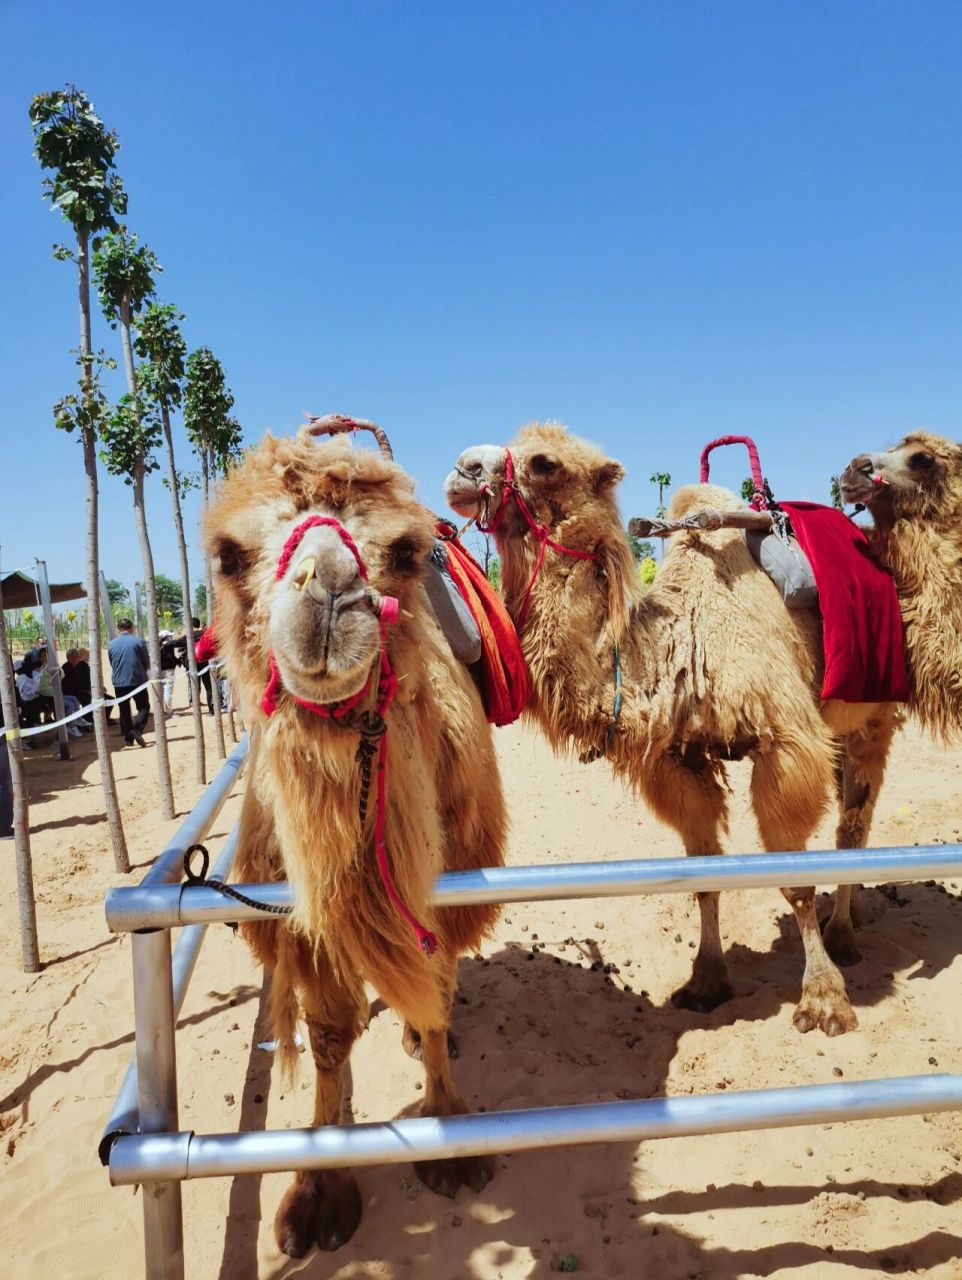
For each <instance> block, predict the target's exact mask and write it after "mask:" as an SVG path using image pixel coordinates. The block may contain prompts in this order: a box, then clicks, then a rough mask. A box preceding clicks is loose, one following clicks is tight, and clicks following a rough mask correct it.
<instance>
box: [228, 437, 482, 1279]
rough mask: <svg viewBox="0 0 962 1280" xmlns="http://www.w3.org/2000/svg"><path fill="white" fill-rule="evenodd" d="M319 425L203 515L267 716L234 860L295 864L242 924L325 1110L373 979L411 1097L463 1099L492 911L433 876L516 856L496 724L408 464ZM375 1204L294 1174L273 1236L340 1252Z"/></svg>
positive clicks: (460, 1105)
mask: <svg viewBox="0 0 962 1280" xmlns="http://www.w3.org/2000/svg"><path fill="white" fill-rule="evenodd" d="M308 432H309V428H305V429H304V430H302V431H301V432H300V433H299V434H298V435H297V436H296V437H294V438H280V439H278V438H274V437H272V436H271V435H268V436H267V437H266V438H265V439H264V440H263V441H262V442H261V443H260V444H259V445H258V446H257V447H256V448H254V449H253V450H251V451H250V452H249V453H248V454H247V455H246V456H245V458H244V459H243V461H241V462H240V463H239V464H238V466H237V467H236V468H235V469H233V470H232V471H231V472H230V473H229V475H228V476H227V477H226V479H225V480H224V482H223V486H222V488H221V490H220V493H219V495H218V496H217V498H216V500H215V501H214V502H213V504H212V506H211V508H210V511H209V513H208V516H207V518H206V522H205V539H206V545H207V547H208V548H209V549H210V551H211V554H212V557H213V560H214V563H215V566H216V569H215V572H216V583H217V602H218V603H217V635H218V642H219V646H220V652H221V654H222V656H223V658H224V660H225V662H226V665H227V672H228V675H229V677H230V679H231V682H232V684H233V686H234V688H236V689H237V690H238V691H239V695H240V700H241V705H242V707H243V713H244V718H245V721H246V722H247V723H248V725H251V726H252V748H251V761H250V767H249V781H248V785H247V790H246V793H245V797H244V803H243V810H242V815H241V822H240V845H239V854H238V874H239V877H240V879H241V880H250V881H264V880H281V879H284V878H287V879H288V880H289V881H290V882H291V884H292V886H293V888H294V898H295V906H294V909H293V913H292V915H291V916H290V917H289V918H288V919H287V920H282V921H278V920H276V919H275V920H271V921H265V922H264V923H260V922H257V923H254V924H247V925H245V926H243V932H244V934H245V936H246V938H247V940H248V942H249V944H250V945H251V947H252V949H253V951H254V953H255V955H256V956H257V958H258V959H259V960H260V961H262V962H263V963H264V964H265V965H266V966H267V967H268V968H270V969H271V970H272V971H273V982H272V997H271V1015H272V1022H273V1026H274V1034H275V1036H276V1037H277V1039H278V1043H279V1045H280V1046H281V1049H282V1051H283V1058H284V1061H285V1064H287V1065H288V1066H289V1065H290V1063H291V1062H292V1060H293V1059H296V1056H297V1053H296V1049H295V1047H294V1045H295V1039H294V1037H295V1030H296V1023H297V1017H298V1010H299V1008H301V1009H302V1010H303V1014H304V1018H305V1021H306V1026H307V1032H308V1038H309V1042H310V1049H311V1053H312V1055H313V1061H314V1068H315V1073H316V1090H315V1102H314V1124H315V1125H328V1124H333V1123H336V1122H337V1121H338V1120H339V1119H340V1118H341V1111H342V1104H343V1100H344V1072H345V1068H346V1065H347V1062H348V1058H349V1055H350V1052H351V1048H352V1045H353V1043H354V1041H355V1039H356V1038H357V1036H358V1034H359V1032H360V1031H361V1030H362V1029H363V1027H364V1025H365V1024H366V1021H367V1019H368V1016H369V1001H368V997H367V996H366V994H365V983H370V984H371V986H372V987H373V988H374V989H375V990H376V991H377V993H378V994H379V995H380V997H381V998H382V999H383V1000H384V1002H385V1003H386V1004H387V1005H389V1006H391V1007H392V1008H394V1009H395V1010H397V1012H398V1013H399V1014H400V1016H401V1017H402V1018H403V1020H404V1023H405V1046H406V1047H407V1048H408V1050H409V1051H410V1052H412V1053H413V1054H414V1056H417V1057H420V1058H421V1059H422V1061H423V1064H424V1070H425V1076H426V1089H425V1097H424V1100H423V1102H422V1103H420V1105H418V1106H416V1107H413V1108H412V1109H411V1113H412V1114H424V1115H429V1116H448V1115H457V1114H462V1113H464V1112H465V1111H466V1110H467V1108H466V1106H465V1103H464V1102H463V1100H462V1098H461V1096H460V1095H459V1093H458V1091H457V1089H456V1087H455V1085H454V1082H453V1080H452V1078H451V1073H450V1068H449V1061H448V1056H449V1053H448V1031H447V1029H448V1022H449V1015H450V1008H451V1003H452V998H453V994H454V991H455V984H456V972H457V964H458V957H459V955H460V954H461V953H462V952H465V951H474V950H476V949H477V947H478V945H479V943H480V941H481V939H482V937H483V936H484V935H485V934H486V933H487V932H488V930H489V929H490V928H491V926H492V924H493V923H494V920H495V918H496V915H497V909H496V908H493V907H489V906H481V907H460V908H448V909H446V910H444V911H439V912H437V913H435V912H434V910H433V909H432V907H431V888H432V885H433V882H434V880H435V877H436V876H437V875H438V873H440V872H441V871H442V870H467V869H471V868H476V867H484V866H498V865H501V864H502V861H503V848H504V841H505V814H504V804H503V799H502V794H501V786H500V779H499V775H498V769H497V764H496V761H495V756H494V750H493V743H492V737H491V731H490V728H489V726H488V724H487V722H486V720H485V716H484V711H483V708H482V705H481V700H480V697H479V694H478V692H477V690H476V688H475V685H474V683H473V681H472V679H471V676H470V674H469V672H468V671H467V669H466V668H465V667H463V666H462V665H461V664H460V663H458V662H457V661H456V660H455V659H454V658H453V656H452V654H451V652H450V649H449V648H448V646H447V644H446V642H445V641H444V638H443V636H442V634H441V632H440V630H439V629H438V626H437V624H436V622H435V621H434V616H433V614H432V613H431V612H430V609H429V607H428V604H427V599H426V596H425V593H424V589H423V585H422V577H423V572H424V564H425V561H426V558H427V557H428V555H429V554H430V553H431V550H432V547H433V545H434V529H433V517H432V516H431V515H430V513H429V512H428V511H427V509H426V508H424V507H422V506H421V505H420V504H419V503H418V502H417V501H416V499H415V496H414V492H413V486H412V483H411V481H410V480H409V479H408V477H407V476H406V475H405V473H404V472H403V471H402V470H401V468H400V467H399V466H397V465H396V464H395V463H393V462H392V461H390V460H389V459H388V458H387V457H384V456H380V455H379V454H377V453H374V452H370V451H365V450H354V449H352V448H351V446H350V445H349V444H348V443H347V442H346V441H344V440H343V439H340V440H336V441H332V442H329V443H324V444H317V443H315V442H314V441H313V440H312V439H311V436H310V434H308ZM388 746H389V748H390V753H389V755H388V754H387V748H388ZM375 758H376V767H375ZM432 952H433V954H431V953H432ZM415 1167H416V1169H417V1172H418V1175H419V1176H420V1178H421V1179H422V1181H423V1182H424V1183H425V1184H426V1185H427V1186H429V1187H430V1188H432V1189H433V1190H434V1191H437V1192H439V1193H441V1194H445V1195H449V1196H452V1195H454V1194H455V1191H456V1190H457V1188H458V1186H459V1185H460V1184H461V1183H465V1184H467V1185H469V1186H470V1187H472V1188H473V1189H475V1190H481V1189H482V1188H483V1187H484V1186H485V1185H486V1183H487V1181H488V1180H489V1178H490V1177H491V1175H492V1165H491V1163H490V1161H489V1160H487V1159H486V1158H477V1159H473V1158H472V1159H458V1160H449V1161H432V1162H421V1163H418V1164H417V1165H416V1166H415ZM360 1214H361V1198H360V1193H359V1190H358V1186H357V1182H356V1180H355V1178H354V1176H353V1174H352V1173H351V1172H350V1171H332V1170H326V1171H323V1170H315V1171H307V1172H300V1173H298V1174H296V1176H295V1177H294V1181H293V1183H292V1184H291V1186H290V1187H289V1188H288V1190H287V1192H286V1194H285V1196H284V1199H283V1201H282V1202H281V1205H280V1207H279V1209H278V1211H277V1215H276V1218H275V1223H274V1230H275V1236H276V1239H277V1243H278V1246H279V1247H280V1249H281V1250H282V1251H283V1252H284V1253H286V1254H289V1255H290V1256H292V1257H301V1256H303V1254H304V1253H306V1252H307V1250H308V1249H309V1248H310V1247H311V1246H312V1245H313V1244H314V1243H316V1244H318V1245H319V1246H320V1247H321V1248H322V1249H327V1250H332V1249H336V1248H338V1247H339V1246H340V1245H341V1244H343V1243H344V1242H345V1241H346V1240H348V1239H349V1238H350V1237H351V1236H352V1235H353V1233H354V1231H355V1229H356V1227H357V1225H358V1222H359V1220H360Z"/></svg>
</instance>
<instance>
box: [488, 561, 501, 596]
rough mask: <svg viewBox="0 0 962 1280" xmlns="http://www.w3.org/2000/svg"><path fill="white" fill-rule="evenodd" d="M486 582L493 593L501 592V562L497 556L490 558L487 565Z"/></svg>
mask: <svg viewBox="0 0 962 1280" xmlns="http://www.w3.org/2000/svg"><path fill="white" fill-rule="evenodd" d="M488 581H489V582H490V583H491V585H492V587H494V589H495V591H500V590H501V561H500V560H499V558H498V557H497V556H492V557H491V560H490V561H489V563H488Z"/></svg>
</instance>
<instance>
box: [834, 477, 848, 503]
mask: <svg viewBox="0 0 962 1280" xmlns="http://www.w3.org/2000/svg"><path fill="white" fill-rule="evenodd" d="M831 492H832V506H833V507H837V508H838V510H839V511H844V510H845V503H844V502H843V501H842V484H841V481H840V480H839V478H838V476H832V489H831Z"/></svg>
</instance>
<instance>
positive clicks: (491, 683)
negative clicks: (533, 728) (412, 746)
mask: <svg viewBox="0 0 962 1280" xmlns="http://www.w3.org/2000/svg"><path fill="white" fill-rule="evenodd" d="M437 532H438V536H439V537H441V538H443V539H444V547H445V550H446V551H447V553H448V561H447V563H448V572H449V573H450V575H451V580H452V581H453V582H454V585H455V586H456V587H457V589H458V591H459V592H460V593H461V597H462V599H463V600H464V602H465V604H466V605H467V606H468V608H469V609H470V610H471V613H472V615H473V617H474V620H475V622H476V623H477V626H478V630H479V631H480V633H481V648H482V653H481V697H482V700H483V702H484V710H485V713H486V714H487V717H488V721H489V722H490V723H491V724H497V725H504V724H513V723H514V721H515V720H517V718H518V716H519V715H520V714H521V712H522V711H523V710H524V709H525V707H526V706H527V705H528V703H529V702H530V701H531V677H530V676H529V674H528V666H527V663H526V662H525V660H524V654H523V653H522V652H521V641H520V640H519V639H518V633H517V631H516V630H515V626H514V623H513V622H512V621H511V618H510V616H509V614H508V611H507V609H506V608H505V607H504V604H503V603H502V600H501V597H500V596H499V595H498V593H497V592H496V591H495V590H494V588H493V587H492V586H491V583H490V582H489V581H488V579H487V578H486V577H485V574H484V570H483V569H482V568H481V566H480V565H479V564H478V562H477V561H476V560H475V559H474V557H473V556H472V555H471V553H470V552H469V551H467V550H466V549H465V548H464V547H463V546H462V545H461V543H460V542H459V541H458V540H457V538H456V537H455V536H454V533H455V530H454V526H453V525H451V524H448V523H447V521H445V520H439V521H438V524H437Z"/></svg>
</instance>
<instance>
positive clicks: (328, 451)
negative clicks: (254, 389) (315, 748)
mask: <svg viewBox="0 0 962 1280" xmlns="http://www.w3.org/2000/svg"><path fill="white" fill-rule="evenodd" d="M310 517H321V518H324V519H327V520H331V521H335V522H336V524H337V527H334V525H332V524H316V525H310V524H309V523H308V521H309V518H310ZM204 535H205V541H206V546H207V548H208V550H209V551H210V553H211V556H212V559H213V563H214V573H215V595H216V601H217V637H218V646H219V648H220V650H221V652H222V653H223V654H224V656H225V657H226V658H227V660H228V664H229V668H230V671H231V675H232V678H233V679H234V680H235V681H237V682H239V683H241V684H242V685H243V686H244V689H245V693H246V694H247V698H246V699H245V700H247V701H248V702H252V703H253V704H254V705H256V704H257V702H258V701H259V700H260V695H261V692H262V691H263V689H264V686H265V683H266V681H267V676H268V670H269V664H270V655H271V654H273V656H274V660H275V662H276V664H277V668H278V671H279V673H280V678H281V682H282V684H283V687H284V689H286V690H288V691H290V693H292V694H294V695H295V696H296V697H299V698H303V699H306V700H307V701H310V702H315V703H322V704H325V705H326V704H329V703H333V702H340V701H343V700H344V699H346V698H350V697H352V696H353V695H354V694H356V693H357V692H358V691H359V690H361V689H362V688H363V687H364V684H365V682H366V681H367V678H368V675H369V674H370V672H371V670H372V666H373V664H374V663H375V661H376V660H377V658H378V655H379V653H380V646H381V629H382V623H383V622H384V621H385V620H387V618H388V615H387V614H386V613H382V610H384V609H385V600H386V599H387V600H388V602H389V603H390V598H392V597H393V599H395V600H398V601H399V602H400V603H401V604H402V605H403V604H404V602H405V600H406V599H407V600H409V599H410V596H411V593H412V591H413V590H414V587H415V584H416V582H417V580H418V579H419V577H420V575H421V573H422V570H423V565H424V562H425V560H426V559H427V556H428V555H429V553H430V551H431V548H432V546H433V541H434V533H433V523H432V518H431V515H430V513H429V512H428V511H427V510H426V509H425V508H424V507H422V506H420V505H419V503H418V502H417V501H416V500H415V497H414V491H413V486H412V484H411V481H410V480H409V479H408V477H407V476H406V475H405V473H404V472H403V471H402V470H401V468H400V467H398V466H397V465H396V464H395V463H393V462H391V461H388V460H387V459H385V458H383V457H381V456H379V455H378V454H375V453H371V452H368V451H366V450H355V449H353V448H352V447H351V446H350V444H348V443H347V442H346V441H345V440H342V439H337V440H334V441H331V442H330V443H324V444H318V443H315V441H314V440H313V439H312V438H311V436H310V435H309V434H308V432H307V430H302V431H301V432H300V433H299V434H298V435H297V436H295V437H293V438H282V439H276V438H274V437H273V436H271V435H268V436H267V437H266V438H265V439H264V440H263V441H262V442H261V443H260V444H259V445H258V446H257V447H256V448H254V449H252V450H250V451H249V452H248V453H247V454H246V455H245V457H244V459H243V461H242V462H241V463H240V464H239V465H238V466H237V467H236V468H234V469H233V470H232V471H231V472H230V473H229V474H228V476H227V477H226V479H225V480H224V482H223V484H222V486H221V489H220V492H219V494H218V496H217V498H216V499H215V501H214V502H213V504H212V505H211V508H210V511H209V513H208V515H207V518H206V520H205V524H204ZM351 543H353V545H354V548H356V551H357V555H355V553H354V551H353V550H352V548H351ZM359 561H360V564H359ZM361 565H363V567H364V571H365V572H366V577H367V581H365V574H364V573H362V570H361ZM379 615H381V616H379Z"/></svg>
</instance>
